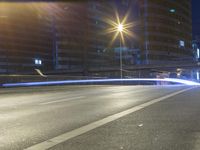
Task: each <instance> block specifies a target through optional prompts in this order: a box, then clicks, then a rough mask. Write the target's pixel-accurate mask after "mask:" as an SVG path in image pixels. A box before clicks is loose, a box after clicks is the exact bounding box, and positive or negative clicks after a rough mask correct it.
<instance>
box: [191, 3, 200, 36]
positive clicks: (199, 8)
mask: <svg viewBox="0 0 200 150" xmlns="http://www.w3.org/2000/svg"><path fill="white" fill-rule="evenodd" d="M192 15H193V16H192V17H193V20H192V21H193V37H195V36H197V35H198V36H199V37H200V0H192Z"/></svg>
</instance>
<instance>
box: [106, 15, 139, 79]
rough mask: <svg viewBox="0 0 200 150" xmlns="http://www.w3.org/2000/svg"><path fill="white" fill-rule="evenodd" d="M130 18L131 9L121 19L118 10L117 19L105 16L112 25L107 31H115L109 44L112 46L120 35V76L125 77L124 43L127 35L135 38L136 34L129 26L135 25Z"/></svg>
mask: <svg viewBox="0 0 200 150" xmlns="http://www.w3.org/2000/svg"><path fill="white" fill-rule="evenodd" d="M128 18H129V11H128V12H127V14H126V15H125V16H124V17H123V18H122V19H120V17H119V14H118V13H117V11H116V20H113V19H111V18H105V22H106V23H108V24H109V25H110V26H111V27H110V28H108V29H107V30H106V31H105V33H106V34H108V33H115V34H114V36H113V38H112V40H111V41H110V43H109V46H111V45H112V44H113V43H114V41H115V40H116V39H117V37H118V36H119V37H120V77H121V78H123V68H122V67H123V65H122V63H123V62H122V44H125V36H130V37H133V38H134V34H133V32H132V31H131V30H129V28H133V27H134V26H135V23H134V22H129V23H127V20H128Z"/></svg>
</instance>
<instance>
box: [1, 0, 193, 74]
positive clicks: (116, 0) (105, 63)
mask: <svg viewBox="0 0 200 150" xmlns="http://www.w3.org/2000/svg"><path fill="white" fill-rule="evenodd" d="M116 12H118V14H119V18H120V20H122V19H123V18H124V17H125V16H126V14H127V13H128V12H129V17H128V18H127V23H133V24H134V26H133V27H131V28H130V29H129V30H130V31H132V32H133V33H134V36H133V37H130V36H126V35H125V41H126V42H125V44H124V45H123V44H122V45H121V47H120V38H119V37H117V38H116V39H115V42H113V43H112V45H110V43H111V40H112V38H113V36H114V35H115V33H111V34H106V32H105V31H106V30H107V29H108V28H110V25H109V24H108V22H107V21H108V19H110V20H113V21H115V22H116ZM191 22H192V21H191V2H190V0H182V1H179V2H177V1H169V0H109V1H103V0H99V1H97V0H89V1H78V2H72V1H69V2H58V3H53V2H52V3H0V51H1V56H0V57H1V59H0V72H2V73H6V72H7V73H15V72H28V71H33V70H34V69H35V68H40V69H42V70H47V71H48V70H53V71H57V70H64V71H71V72H82V73H83V74H84V75H87V74H88V71H89V70H92V69H95V70H98V69H99V70H101V69H104V68H105V67H110V68H112V67H113V66H115V67H116V66H119V61H120V60H119V59H120V57H119V56H120V55H119V52H120V51H122V59H123V67H126V66H130V65H135V64H140V63H142V64H162V63H173V62H186V61H192V60H193V56H192V55H193V52H192V27H191Z"/></svg>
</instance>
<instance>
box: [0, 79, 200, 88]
mask: <svg viewBox="0 0 200 150" xmlns="http://www.w3.org/2000/svg"><path fill="white" fill-rule="evenodd" d="M137 81H148V82H158V81H159V82H171V83H178V84H184V85H200V83H197V82H194V81H189V80H182V79H175V78H165V79H157V78H133V79H89V80H63V81H43V82H24V83H5V84H2V86H3V87H23V86H45V85H64V84H82V83H85V84H87V83H109V82H110V83H113V82H137Z"/></svg>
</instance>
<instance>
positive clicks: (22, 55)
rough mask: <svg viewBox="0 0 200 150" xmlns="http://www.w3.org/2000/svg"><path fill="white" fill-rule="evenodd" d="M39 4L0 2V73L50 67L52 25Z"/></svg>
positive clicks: (48, 68)
mask: <svg viewBox="0 0 200 150" xmlns="http://www.w3.org/2000/svg"><path fill="white" fill-rule="evenodd" d="M39 7H40V4H30V3H29V4H25V3H3V2H2V3H0V51H1V55H0V57H1V59H0V72H1V73H17V72H28V71H31V70H34V69H35V68H42V69H45V70H50V69H52V68H53V67H52V65H53V63H52V51H53V49H52V38H51V35H52V32H51V24H50V22H48V20H46V18H44V17H43V16H44V12H43V11H41V9H40V10H39V9H38V8H39Z"/></svg>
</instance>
